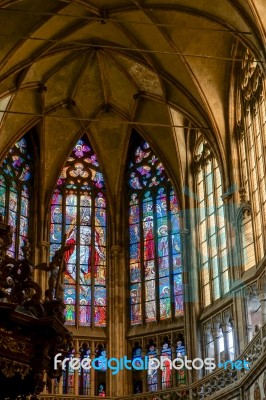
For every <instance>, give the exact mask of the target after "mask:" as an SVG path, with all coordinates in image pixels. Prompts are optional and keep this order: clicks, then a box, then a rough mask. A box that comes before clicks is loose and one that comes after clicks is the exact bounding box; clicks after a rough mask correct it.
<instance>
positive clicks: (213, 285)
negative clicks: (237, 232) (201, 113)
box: [194, 137, 229, 307]
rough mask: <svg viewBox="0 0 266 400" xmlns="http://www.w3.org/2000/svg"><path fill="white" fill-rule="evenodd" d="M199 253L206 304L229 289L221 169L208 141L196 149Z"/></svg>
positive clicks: (198, 145)
mask: <svg viewBox="0 0 266 400" xmlns="http://www.w3.org/2000/svg"><path fill="white" fill-rule="evenodd" d="M194 162H195V167H196V171H197V172H196V193H197V200H198V204H197V210H198V212H197V226H198V245H197V248H198V257H199V264H200V271H201V274H200V281H201V292H202V301H203V306H204V307H207V306H208V305H210V304H211V303H212V302H213V301H215V300H217V299H219V298H220V297H222V296H223V295H224V294H225V293H227V292H228V291H229V271H228V260H227V253H228V251H227V244H226V229H225V216H224V207H223V200H222V179H221V172H220V168H219V165H218V162H217V159H216V157H215V155H214V154H213V151H212V150H211V148H210V146H209V144H208V143H207V141H206V140H205V139H204V138H203V137H200V138H199V140H198V143H197V146H196V149H195V160H194Z"/></svg>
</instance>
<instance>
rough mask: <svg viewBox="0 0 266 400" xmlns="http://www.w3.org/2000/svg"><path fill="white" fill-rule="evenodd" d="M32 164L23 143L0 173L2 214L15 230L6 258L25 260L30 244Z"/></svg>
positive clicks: (23, 142) (0, 208) (27, 148)
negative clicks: (26, 244) (22, 258)
mask: <svg viewBox="0 0 266 400" xmlns="http://www.w3.org/2000/svg"><path fill="white" fill-rule="evenodd" d="M32 163H33V160H32V155H31V152H30V150H29V146H28V143H27V140H26V139H25V138H22V139H20V140H19V141H18V142H17V143H16V144H15V145H14V146H13V147H12V149H10V151H9V153H8V155H7V156H6V158H5V160H4V162H3V164H2V167H1V169H0V214H1V215H2V218H3V219H4V221H6V222H7V223H8V224H9V225H11V226H12V228H13V235H12V245H11V247H10V249H9V250H8V252H7V254H8V255H9V256H10V257H14V258H17V257H19V258H20V257H22V256H23V254H22V250H21V246H23V244H24V242H25V241H27V240H28V237H29V226H30V206H31V204H30V201H31V193H32V182H33V165H32Z"/></svg>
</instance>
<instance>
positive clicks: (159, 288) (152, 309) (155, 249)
mask: <svg viewBox="0 0 266 400" xmlns="http://www.w3.org/2000/svg"><path fill="white" fill-rule="evenodd" d="M128 184H129V242H130V249H129V253H130V255H129V261H130V297H131V324H132V325H136V324H141V323H143V322H151V321H159V320H164V319H166V318H171V317H173V316H176V317H178V316H180V315H183V284H182V262H181V243H180V225H179V204H178V201H177V198H176V195H175V192H174V189H173V186H172V184H171V182H170V180H169V179H168V177H167V174H166V172H165V169H164V167H163V165H162V163H161V162H160V160H159V159H158V158H157V157H156V156H155V154H154V153H153V151H152V149H151V148H150V146H149V144H148V143H147V142H144V141H142V142H141V143H140V144H139V145H138V146H137V147H136V148H135V149H134V153H133V156H132V157H131V160H130V163H129V170H128Z"/></svg>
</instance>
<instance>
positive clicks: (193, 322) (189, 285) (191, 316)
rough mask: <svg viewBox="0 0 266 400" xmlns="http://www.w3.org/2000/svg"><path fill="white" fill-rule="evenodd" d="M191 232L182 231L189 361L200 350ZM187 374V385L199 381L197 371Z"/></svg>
mask: <svg viewBox="0 0 266 400" xmlns="http://www.w3.org/2000/svg"><path fill="white" fill-rule="evenodd" d="M189 233H190V232H189V230H188V229H182V230H181V232H180V235H181V244H182V245H181V249H182V265H183V286H184V320H185V326H184V328H185V332H184V337H185V347H186V354H187V358H188V359H189V360H193V358H195V357H198V356H199V354H198V351H199V348H198V346H197V344H196V338H197V337H198V335H197V318H196V315H195V308H194V307H193V305H194V304H195V303H196V302H198V293H197V290H196V287H195V285H194V284H195V282H196V280H197V277H196V276H194V275H193V273H194V274H195V273H197V271H192V270H191V269H190V268H189V266H190V256H189V255H191V247H189V243H188V237H189ZM186 374H187V384H191V383H192V382H194V381H195V380H196V379H198V371H197V370H193V369H192V370H186Z"/></svg>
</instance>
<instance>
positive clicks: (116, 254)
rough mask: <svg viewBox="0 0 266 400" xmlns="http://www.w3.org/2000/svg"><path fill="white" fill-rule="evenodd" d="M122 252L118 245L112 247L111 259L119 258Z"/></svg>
mask: <svg viewBox="0 0 266 400" xmlns="http://www.w3.org/2000/svg"><path fill="white" fill-rule="evenodd" d="M122 252H123V249H122V247H121V246H119V245H113V246H112V247H111V257H113V258H117V257H119V256H120V255H121V254H122Z"/></svg>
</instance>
